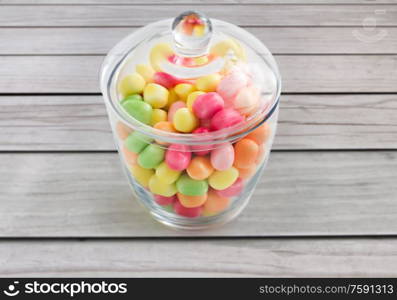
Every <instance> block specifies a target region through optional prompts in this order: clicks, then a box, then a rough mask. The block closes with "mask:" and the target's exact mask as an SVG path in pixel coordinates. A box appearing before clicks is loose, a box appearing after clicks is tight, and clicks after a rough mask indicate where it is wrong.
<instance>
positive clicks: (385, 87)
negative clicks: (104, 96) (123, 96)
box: [0, 55, 397, 94]
mask: <svg viewBox="0 0 397 300" xmlns="http://www.w3.org/2000/svg"><path fill="white" fill-rule="evenodd" d="M103 59H104V57H103V56H0V65H1V66H2V67H1V69H0V93H7V94H8V93H13V94H18V93H98V92H100V89H99V70H100V65H101V63H102V61H103ZM276 60H277V62H278V64H279V68H280V72H281V74H282V76H283V92H289V93H356V92H364V93H365V92H372V93H376V92H397V84H396V80H397V55H381V56H378V55H354V56H349V55H347V56H346V55H326V56H324V55H302V56H300V55H298V56H295V55H281V56H276ZM43 70H46V71H45V72H43Z"/></svg>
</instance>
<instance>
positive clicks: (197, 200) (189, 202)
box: [177, 193, 207, 208]
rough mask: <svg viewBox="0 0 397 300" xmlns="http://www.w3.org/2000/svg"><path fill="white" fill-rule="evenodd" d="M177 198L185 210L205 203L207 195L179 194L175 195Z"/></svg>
mask: <svg viewBox="0 0 397 300" xmlns="http://www.w3.org/2000/svg"><path fill="white" fill-rule="evenodd" d="M177 196H178V200H179V202H180V203H181V204H182V206H184V207H187V208H193V207H199V206H201V205H203V204H204V203H205V202H206V201H207V193H205V194H204V195H201V196H186V195H183V194H181V193H177Z"/></svg>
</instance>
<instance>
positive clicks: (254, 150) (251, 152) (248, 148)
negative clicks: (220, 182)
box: [234, 139, 259, 169]
mask: <svg viewBox="0 0 397 300" xmlns="http://www.w3.org/2000/svg"><path fill="white" fill-rule="evenodd" d="M258 153H259V146H258V144H257V143H256V142H254V141H253V140H251V139H242V140H240V141H238V142H237V143H236V144H235V145H234V155H235V158H234V166H236V167H237V168H245V169H246V168H249V167H251V166H253V165H255V161H256V158H257V157H258Z"/></svg>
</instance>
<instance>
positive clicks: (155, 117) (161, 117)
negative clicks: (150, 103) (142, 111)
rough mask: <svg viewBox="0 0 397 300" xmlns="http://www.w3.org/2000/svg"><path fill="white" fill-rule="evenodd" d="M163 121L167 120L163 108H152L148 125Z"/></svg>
mask: <svg viewBox="0 0 397 300" xmlns="http://www.w3.org/2000/svg"><path fill="white" fill-rule="evenodd" d="M163 121H167V112H166V111H165V110H164V109H160V108H155V109H153V111H152V119H151V120H150V125H152V126H154V125H156V124H157V123H158V122H163Z"/></svg>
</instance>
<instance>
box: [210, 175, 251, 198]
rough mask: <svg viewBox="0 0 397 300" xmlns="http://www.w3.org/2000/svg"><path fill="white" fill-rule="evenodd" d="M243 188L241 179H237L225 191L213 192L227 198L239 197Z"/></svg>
mask: <svg viewBox="0 0 397 300" xmlns="http://www.w3.org/2000/svg"><path fill="white" fill-rule="evenodd" d="M243 187H244V185H243V180H242V179H241V178H237V180H236V181H235V182H234V183H233V184H232V185H231V186H229V187H228V188H227V189H224V190H215V191H216V193H217V194H218V195H219V196H221V197H226V198H228V197H234V196H237V195H239V194H240V193H241V191H242V190H243Z"/></svg>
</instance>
